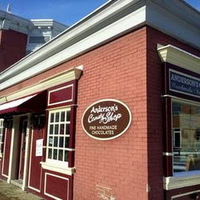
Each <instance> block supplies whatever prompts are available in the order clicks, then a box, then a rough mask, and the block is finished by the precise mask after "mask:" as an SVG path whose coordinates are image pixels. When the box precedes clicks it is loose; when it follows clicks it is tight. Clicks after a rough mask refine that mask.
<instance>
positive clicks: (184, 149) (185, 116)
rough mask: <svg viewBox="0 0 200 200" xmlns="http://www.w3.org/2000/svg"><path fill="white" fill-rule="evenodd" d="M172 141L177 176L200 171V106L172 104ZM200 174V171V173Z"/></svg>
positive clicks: (174, 167)
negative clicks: (182, 173)
mask: <svg viewBox="0 0 200 200" xmlns="http://www.w3.org/2000/svg"><path fill="white" fill-rule="evenodd" d="M172 115H173V116H172V125H173V129H172V139H173V153H174V162H173V169H174V173H175V175H176V174H177V173H178V172H188V171H194V172H195V171H198V170H200V106H197V105H193V104H188V103H181V102H173V103H172ZM199 172H200V171H199Z"/></svg>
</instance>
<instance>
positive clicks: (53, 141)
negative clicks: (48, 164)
mask: <svg viewBox="0 0 200 200" xmlns="http://www.w3.org/2000/svg"><path fill="white" fill-rule="evenodd" d="M69 131H70V109H69V108H68V109H62V110H56V111H55V110H54V111H49V123H48V138H47V160H50V161H56V162H68V153H69V150H70V149H69V146H68V144H69V138H70V133H69Z"/></svg>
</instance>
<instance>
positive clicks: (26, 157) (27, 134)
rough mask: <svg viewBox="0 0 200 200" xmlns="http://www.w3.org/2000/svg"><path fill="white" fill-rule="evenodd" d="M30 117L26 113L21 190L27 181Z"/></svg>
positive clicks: (24, 187)
mask: <svg viewBox="0 0 200 200" xmlns="http://www.w3.org/2000/svg"><path fill="white" fill-rule="evenodd" d="M30 117H31V115H30V114H28V119H27V129H26V138H25V139H26V147H25V149H26V150H25V160H24V177H23V184H22V190H24V191H25V190H26V187H27V181H28V160H29V155H30V154H29V150H30V143H29V141H30Z"/></svg>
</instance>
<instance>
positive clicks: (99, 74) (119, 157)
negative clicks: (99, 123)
mask: <svg viewBox="0 0 200 200" xmlns="http://www.w3.org/2000/svg"><path fill="white" fill-rule="evenodd" d="M79 61H80V62H79V64H83V65H84V73H83V76H82V77H81V79H80V81H79V87H78V113H77V126H76V154H75V166H76V169H77V172H76V174H75V185H74V200H88V199H98V198H97V193H98V192H97V185H100V186H104V187H109V188H111V189H112V193H113V196H114V197H115V198H116V199H118V200H124V199H126V200H134V199H135V200H139V199H140V200H145V199H147V193H146V184H147V122H146V118H147V113H146V111H147V106H146V100H147V99H146V29H145V28H142V29H140V30H137V31H135V32H133V33H131V34H128V35H126V36H124V37H122V38H119V39H117V40H115V41H113V42H111V43H109V44H107V45H104V46H102V47H100V48H98V49H96V50H94V51H92V52H89V53H87V54H86V55H84V56H83V57H81V58H80V59H79ZM105 98H114V99H119V100H121V101H123V102H124V103H126V104H127V105H128V107H129V108H130V109H131V112H132V123H131V126H130V128H129V129H128V131H127V132H126V133H125V134H124V135H122V136H121V137H119V138H117V139H114V140H111V141H97V140H94V139H91V138H90V137H88V136H87V135H86V134H85V133H84V131H83V129H82V127H81V117H82V114H83V112H84V110H85V109H86V108H87V107H88V106H89V105H90V104H92V103H93V102H95V101H97V100H100V99H105Z"/></svg>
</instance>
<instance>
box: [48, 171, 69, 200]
mask: <svg viewBox="0 0 200 200" xmlns="http://www.w3.org/2000/svg"><path fill="white" fill-rule="evenodd" d="M48 175H49V176H53V177H56V178H60V179H63V180H66V181H67V185H68V187H67V192H68V193H67V199H66V200H68V199H69V179H68V178H64V177H62V176H58V175H55V174H51V173H45V179H44V194H45V195H46V196H49V197H51V198H53V199H56V200H62V199H60V198H58V197H56V196H53V195H51V194H49V193H47V192H46V186H47V176H48Z"/></svg>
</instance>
